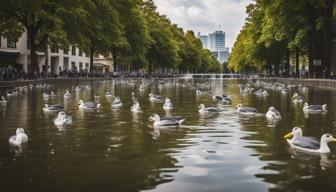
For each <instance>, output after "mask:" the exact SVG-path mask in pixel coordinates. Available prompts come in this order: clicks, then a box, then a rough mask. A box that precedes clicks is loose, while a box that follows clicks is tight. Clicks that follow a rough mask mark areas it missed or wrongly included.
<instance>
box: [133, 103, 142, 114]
mask: <svg viewBox="0 0 336 192" xmlns="http://www.w3.org/2000/svg"><path fill="white" fill-rule="evenodd" d="M131 111H132V112H133V113H141V112H142V110H141V107H140V104H139V102H137V101H135V102H134V104H133V105H132V107H131Z"/></svg>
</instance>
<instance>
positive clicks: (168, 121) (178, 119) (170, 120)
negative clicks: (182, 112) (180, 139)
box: [148, 114, 185, 127]
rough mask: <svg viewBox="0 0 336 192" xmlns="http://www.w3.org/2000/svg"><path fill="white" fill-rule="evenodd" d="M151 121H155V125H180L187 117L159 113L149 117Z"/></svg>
mask: <svg viewBox="0 0 336 192" xmlns="http://www.w3.org/2000/svg"><path fill="white" fill-rule="evenodd" d="M148 120H149V121H153V122H154V123H153V126H154V127H162V126H180V125H181V124H182V123H183V122H184V121H185V118H184V117H182V116H173V117H160V116H159V115H158V114H153V115H152V116H150V117H149V118H148Z"/></svg>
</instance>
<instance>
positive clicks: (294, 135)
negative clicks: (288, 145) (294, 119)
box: [284, 127, 302, 139]
mask: <svg viewBox="0 0 336 192" xmlns="http://www.w3.org/2000/svg"><path fill="white" fill-rule="evenodd" d="M299 137H302V129H301V128H300V127H294V128H293V129H292V132H290V133H288V134H286V135H285V136H284V139H291V138H293V139H294V138H299Z"/></svg>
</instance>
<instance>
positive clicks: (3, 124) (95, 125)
mask: <svg viewBox="0 0 336 192" xmlns="http://www.w3.org/2000/svg"><path fill="white" fill-rule="evenodd" d="M132 81H133V82H130V80H128V81H126V80H113V81H111V80H110V81H107V80H105V81H88V82H81V84H84V83H85V84H87V85H90V87H91V89H88V88H85V89H83V90H81V91H77V92H76V91H75V89H74V87H75V85H76V82H75V81H64V82H57V83H51V84H50V85H51V88H49V89H50V90H54V91H55V93H56V96H55V97H52V98H49V99H45V98H44V97H43V96H42V93H43V92H44V89H42V88H32V89H28V90H27V91H24V92H21V93H20V94H19V95H18V96H11V97H9V98H8V102H7V104H6V105H0V188H1V191H55V192H59V191H76V192H77V191H78V192H82V191H118V192H123V191H160V192H173V191H176V192H180V191H183V192H189V191H190V192H198V191H208V192H212V191H213V192H220V191H249V192H251V191H257V192H260V191H336V182H335V179H336V166H335V164H336V156H335V154H336V144H335V143H330V144H329V146H330V148H331V150H332V152H331V154H329V155H311V154H306V153H302V152H298V151H295V150H291V149H290V148H289V146H288V144H287V143H286V141H285V140H284V139H283V136H284V135H285V134H286V133H288V132H290V131H291V129H292V128H293V127H295V126H298V127H301V128H302V130H303V134H304V135H308V136H314V137H320V136H321V135H322V134H324V133H331V134H333V135H334V136H335V135H336V129H335V125H336V124H335V122H336V115H335V113H336V107H335V104H336V91H335V90H331V89H321V88H302V87H295V88H292V89H291V90H290V92H289V93H288V94H287V95H285V94H282V93H281V91H279V90H268V91H269V96H267V97H258V96H256V95H254V94H248V95H245V96H241V95H240V93H239V87H238V83H245V82H243V81H241V82H240V81H238V80H226V79H224V80H222V79H217V80H216V79H214V80H189V81H188V83H187V84H185V83H183V82H185V81H183V80H180V81H179V82H180V83H176V81H175V80H172V79H169V80H161V81H160V85H158V82H159V81H158V80H155V81H153V82H151V84H150V85H148V86H146V87H145V90H144V91H139V89H138V87H139V83H140V82H141V80H132ZM205 82H207V83H208V84H207V85H206V86H204V87H205V88H208V90H206V91H203V94H202V95H201V96H197V95H196V91H195V88H194V87H195V85H196V83H205ZM66 89H68V90H70V92H71V93H72V95H73V98H72V99H64V98H63V94H64V92H65V90H66ZM108 90H112V93H113V95H117V96H120V98H121V100H122V101H123V103H124V105H123V107H121V108H120V109H119V110H114V109H111V101H112V100H113V99H109V98H106V97H105V92H106V91H108ZM132 91H134V92H135V96H136V97H137V98H138V100H139V103H140V106H141V108H142V110H143V113H141V114H138V115H135V114H133V113H132V112H131V111H130V107H131V105H132V104H133V101H132V97H131V92H132ZM295 91H296V92H298V93H299V94H300V95H302V96H304V97H305V99H306V100H307V101H308V102H309V103H310V104H324V103H326V104H327V105H328V112H327V113H325V114H312V115H309V116H307V115H304V113H303V112H302V105H294V104H293V102H292V101H291V96H292V94H293V93H294V92H295ZM4 92H5V89H0V93H2V94H3V93H4ZM150 92H153V93H155V94H159V95H162V96H164V97H169V98H170V99H171V101H172V102H173V104H174V109H173V111H172V112H171V114H166V112H164V110H163V109H162V103H152V102H150V101H149V99H148V94H149V93H150ZM96 94H98V95H100V102H101V103H102V107H101V108H100V109H99V110H93V111H86V110H80V109H78V101H79V99H83V100H84V101H94V100H95V98H94V96H95V95H96ZM215 94H228V95H230V96H231V98H232V101H233V102H232V105H230V106H220V107H221V109H223V112H221V113H219V114H216V115H212V116H203V115H200V114H199V112H198V108H197V107H198V105H199V104H201V103H203V104H205V105H206V106H214V105H215V104H214V103H213V101H212V99H211V97H212V96H213V95H215ZM45 103H48V104H62V105H63V106H64V108H65V112H66V113H67V114H70V115H72V118H73V123H72V124H71V125H67V126H65V127H56V126H55V125H54V123H53V119H54V118H55V116H56V114H54V113H44V112H43V111H42V108H43V106H44V104H45ZM239 103H242V104H244V105H245V106H251V107H255V108H256V109H257V110H258V111H259V112H260V113H261V114H260V115H257V116H255V117H247V116H242V115H239V114H238V113H237V112H236V107H235V106H236V105H237V104H239ZM270 106H274V107H275V108H277V109H278V110H279V111H280V113H281V114H282V119H281V120H280V121H279V122H276V123H270V122H268V121H267V119H266V118H265V113H266V112H267V110H268V108H269V107H270ZM153 113H157V114H159V115H160V116H165V115H181V116H184V117H185V118H186V120H185V122H184V123H183V124H182V125H181V126H180V127H179V128H153V126H152V125H151V123H150V122H149V121H148V117H149V116H150V115H152V114H153ZM17 127H23V128H24V129H25V132H26V133H27V135H28V136H29V142H28V143H27V144H24V145H23V146H22V147H13V146H10V144H9V143H8V139H9V137H10V136H11V135H13V134H15V130H16V128H17Z"/></svg>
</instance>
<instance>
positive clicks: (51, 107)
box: [43, 104, 64, 112]
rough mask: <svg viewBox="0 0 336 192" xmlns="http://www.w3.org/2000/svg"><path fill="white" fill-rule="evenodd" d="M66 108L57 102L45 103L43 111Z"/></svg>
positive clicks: (56, 110)
mask: <svg viewBox="0 0 336 192" xmlns="http://www.w3.org/2000/svg"><path fill="white" fill-rule="evenodd" d="M62 110H64V108H63V106H62V105H59V104H55V105H48V104H44V107H43V111H44V112H58V111H62Z"/></svg>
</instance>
